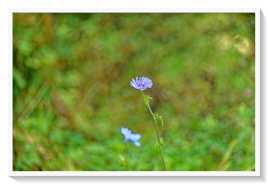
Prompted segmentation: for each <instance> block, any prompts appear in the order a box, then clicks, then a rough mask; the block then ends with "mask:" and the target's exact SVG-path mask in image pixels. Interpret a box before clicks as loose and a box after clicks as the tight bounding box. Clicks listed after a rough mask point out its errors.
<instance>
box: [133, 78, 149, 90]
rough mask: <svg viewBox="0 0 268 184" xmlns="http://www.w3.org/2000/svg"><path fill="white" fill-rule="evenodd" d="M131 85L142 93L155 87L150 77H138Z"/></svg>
mask: <svg viewBox="0 0 268 184" xmlns="http://www.w3.org/2000/svg"><path fill="white" fill-rule="evenodd" d="M130 85H131V86H132V87H134V88H135V89H138V90H140V91H143V90H146V89H148V88H151V87H152V86H153V82H152V80H151V79H149V78H148V77H136V78H135V79H132V80H131V82H130Z"/></svg>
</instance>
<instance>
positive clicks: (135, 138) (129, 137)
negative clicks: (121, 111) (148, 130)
mask: <svg viewBox="0 0 268 184" xmlns="http://www.w3.org/2000/svg"><path fill="white" fill-rule="evenodd" d="M121 133H122V134H123V136H124V138H125V141H128V142H132V143H133V144H134V145H135V146H140V145H141V143H140V142H139V141H140V138H141V135H140V134H134V133H132V131H131V130H129V129H128V128H121Z"/></svg>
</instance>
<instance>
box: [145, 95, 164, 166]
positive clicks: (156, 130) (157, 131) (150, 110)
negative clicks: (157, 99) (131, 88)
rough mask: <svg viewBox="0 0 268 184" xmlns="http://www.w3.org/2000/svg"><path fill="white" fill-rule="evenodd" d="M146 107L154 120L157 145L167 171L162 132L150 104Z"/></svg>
mask: <svg viewBox="0 0 268 184" xmlns="http://www.w3.org/2000/svg"><path fill="white" fill-rule="evenodd" d="M143 95H144V94H143ZM145 105H146V107H147V108H148V110H149V112H150V114H151V116H152V117H153V120H154V122H153V127H154V130H155V135H156V139H157V143H158V148H159V152H160V158H161V162H162V164H163V168H164V170H167V166H166V162H165V159H164V154H163V148H162V144H161V138H160V131H159V129H158V127H157V120H156V117H155V114H154V113H153V111H152V108H151V106H150V104H149V103H145Z"/></svg>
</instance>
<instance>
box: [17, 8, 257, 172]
mask: <svg viewBox="0 0 268 184" xmlns="http://www.w3.org/2000/svg"><path fill="white" fill-rule="evenodd" d="M254 18H255V17H254V15H253V14H245V13H244V14H212V13H210V14H31V13H28V14H23V13H16V14H14V19H13V20H14V25H13V47H14V49H13V58H14V60H13V101H14V104H13V119H14V122H13V124H14V131H13V132H14V152H13V154H14V163H13V168H14V170H16V171H27V170H34V171H35V170H47V171H54V170H66V171H67V170H74V171H84V170H89V171H93V170H95V171H104V170H111V171H119V170H150V171H151V170H161V169H162V167H161V162H160V160H159V154H158V152H157V145H156V140H155V137H154V132H153V130H152V118H151V117H150V115H149V114H148V111H147V110H146V108H145V106H144V103H143V100H142V96H141V94H140V93H138V92H137V91H136V90H134V89H133V88H131V87H130V85H129V82H130V80H131V79H132V78H133V77H135V76H137V75H145V76H149V77H150V78H151V79H152V80H153V82H154V87H153V88H152V89H150V90H148V91H146V94H148V95H150V96H152V97H153V102H152V104H151V105H152V109H153V111H154V112H156V113H158V114H161V115H162V116H163V118H164V121H165V127H164V134H163V138H164V142H165V144H164V156H165V159H166V161H167V166H168V170H173V171H197V170H198V171H211V170H213V171H214V170H239V171H248V170H255V150H254V147H255V134H254V132H255V120H254V119H255V102H254V96H255V94H254V89H255V82H254V81H255V71H254V70H255V59H254V41H255V32H254V26H255V22H254ZM122 126H127V127H129V128H131V129H132V130H134V131H135V132H139V133H141V134H142V135H143V137H142V139H141V143H142V146H141V147H135V146H133V145H131V144H129V145H127V149H126V144H125V143H124V141H123V137H122V135H121V133H120V128H121V127H122ZM126 163H127V165H126Z"/></svg>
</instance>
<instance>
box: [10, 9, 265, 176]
mask: <svg viewBox="0 0 268 184" xmlns="http://www.w3.org/2000/svg"><path fill="white" fill-rule="evenodd" d="M23 12H25V13H78V12H79V13H255V171H13V105H12V104H13V84H12V76H13V53H12V52H13V13H23ZM8 18H9V20H8V21H9V25H10V26H9V36H10V45H9V50H10V53H9V57H10V58H9V59H10V61H11V62H9V63H10V66H9V71H10V73H11V75H12V76H11V77H10V78H9V84H10V85H9V95H10V96H9V109H10V110H9V112H10V114H9V119H10V125H9V131H8V132H9V141H10V147H9V156H10V157H9V158H10V160H9V163H10V165H9V176H11V177H13V176H14V177H15V176H259V177H260V176H261V170H260V169H261V165H260V158H261V155H260V141H261V140H260V137H261V135H260V133H261V132H260V123H261V122H260V112H261V111H260V62H261V61H260V45H261V44H260V9H245V8H243V9H218V10H217V9H216V10H215V9H214V10H211V9H196V10H194V9H172V8H164V9H94V8H93V9H90V8H89V9H87V10H81V9H80V10H79V9H78V10H67V9H64V10H63V9H48V10H44V8H42V9H34V10H31V9H18V10H16V9H13V10H9V17H8Z"/></svg>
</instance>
